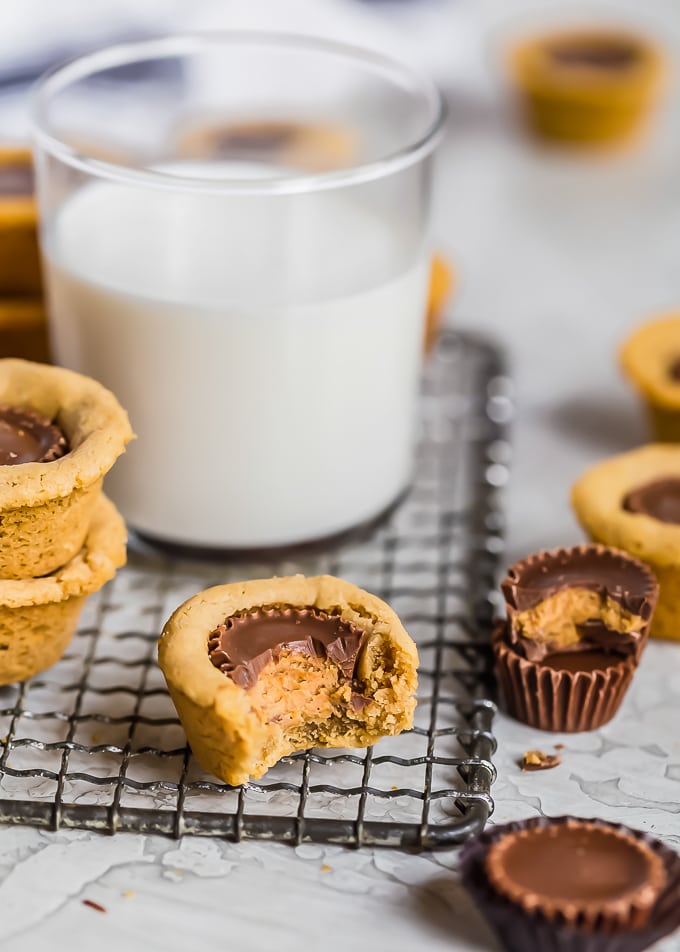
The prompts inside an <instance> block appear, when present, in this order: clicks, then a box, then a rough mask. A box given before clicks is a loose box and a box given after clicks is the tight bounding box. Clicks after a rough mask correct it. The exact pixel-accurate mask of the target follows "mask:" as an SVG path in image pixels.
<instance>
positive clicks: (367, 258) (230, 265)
mask: <svg viewBox="0 0 680 952" xmlns="http://www.w3.org/2000/svg"><path fill="white" fill-rule="evenodd" d="M33 120H34V133H35V146H36V168H37V183H38V198H39V205H40V212H41V242H42V251H43V262H44V270H45V276H46V281H47V289H48V304H49V314H50V327H51V335H52V343H53V349H54V354H55V357H56V361H57V362H58V363H60V364H62V365H64V366H66V367H71V368H73V369H74V370H78V371H80V372H82V373H86V374H89V375H91V376H93V377H95V378H97V379H98V380H100V381H101V382H102V383H104V384H105V385H106V386H107V387H109V388H110V389H111V390H113V391H114V393H116V395H117V396H118V398H119V399H120V401H121V402H122V403H123V405H124V406H125V407H126V408H127V410H128V412H129V414H130V418H131V420H132V425H133V427H134V429H135V431H136V433H137V437H138V438H137V440H136V441H135V442H134V443H133V444H132V445H131V446H130V447H129V449H128V453H127V454H126V456H125V458H124V459H123V460H121V461H120V462H119V464H118V465H117V466H116V469H115V472H114V473H112V475H111V477H110V479H109V481H108V482H107V491H108V492H109V493H110V495H111V496H112V497H113V499H114V500H115V502H116V503H117V504H118V505H119V507H120V509H121V510H122V512H123V514H124V515H125V517H126V518H127V520H128V522H129V524H130V525H131V527H133V528H134V529H135V530H137V531H138V532H139V533H140V534H142V535H143V536H144V537H147V538H150V539H152V540H157V541H159V542H165V543H174V544H180V545H185V546H199V547H214V548H222V549H249V548H263V547H278V546H288V545H294V544H297V543H302V542H307V541H312V540H318V539H321V538H325V537H327V536H332V535H334V534H336V533H339V532H342V531H344V530H347V529H348V528H350V527H353V526H355V525H358V524H361V523H363V522H365V521H367V520H370V519H372V518H374V517H376V516H377V515H379V514H380V513H381V512H382V511H383V510H385V509H386V508H388V507H389V506H390V505H391V504H392V503H393V502H394V500H395V499H397V498H398V497H399V495H400V494H401V493H402V492H403V491H404V490H405V489H406V488H407V487H408V484H409V480H410V475H411V467H412V461H413V444H414V431H415V425H416V399H417V393H418V378H419V371H420V367H421V353H422V337H423V323H424V313H425V305H426V294H427V285H428V274H429V247H428V205H429V198H430V179H431V160H432V153H433V150H434V147H435V145H436V142H437V140H438V137H439V133H440V131H441V128H442V123H443V108H442V102H441V98H440V96H439V94H438V93H437V91H436V89H435V88H434V87H433V86H432V85H431V84H430V83H429V82H427V81H425V80H423V79H422V78H419V77H417V76H415V75H413V74H412V73H411V72H410V71H409V70H408V69H406V68H404V67H402V66H401V65H399V64H398V63H395V62H392V61H390V60H388V59H385V58H383V57H382V56H378V55H375V54H373V53H370V52H366V51H363V50H359V49H354V48H350V47H347V46H343V45H339V44H336V43H332V42H328V41H326V40H318V39H310V38H304V37H297V36H291V35H275V34H261V33H253V32H248V33H228V34H215V35H206V36H183V37H171V38H165V39H160V40H153V41H145V42H140V43H132V44H127V45H122V46H116V47H112V48H110V49H107V50H104V51H102V52H99V53H95V54H93V55H90V56H86V57H84V58H82V59H79V60H77V61H75V62H72V63H70V64H69V65H67V66H65V67H62V68H60V69H59V70H57V71H56V72H54V73H52V74H51V75H48V76H47V77H46V78H45V79H44V80H43V81H42V83H41V85H40V86H39V88H38V90H37V92H36V94H35V98H34V102H33Z"/></svg>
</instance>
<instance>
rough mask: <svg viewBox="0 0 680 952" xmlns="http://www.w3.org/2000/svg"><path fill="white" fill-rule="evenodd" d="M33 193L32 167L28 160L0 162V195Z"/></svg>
mask: <svg viewBox="0 0 680 952" xmlns="http://www.w3.org/2000/svg"><path fill="white" fill-rule="evenodd" d="M32 194H33V168H32V166H31V165H29V163H28V162H8V163H7V164H6V165H3V164H2V163H0V196H3V195H5V196H24V195H32Z"/></svg>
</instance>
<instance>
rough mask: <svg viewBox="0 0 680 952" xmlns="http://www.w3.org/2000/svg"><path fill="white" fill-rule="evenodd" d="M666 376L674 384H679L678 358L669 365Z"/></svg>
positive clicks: (679, 363) (679, 368)
mask: <svg viewBox="0 0 680 952" xmlns="http://www.w3.org/2000/svg"><path fill="white" fill-rule="evenodd" d="M668 376H669V377H670V379H671V380H672V381H674V383H680V357H676V358H675V360H674V361H673V362H672V363H671V364H670V365H669V367H668Z"/></svg>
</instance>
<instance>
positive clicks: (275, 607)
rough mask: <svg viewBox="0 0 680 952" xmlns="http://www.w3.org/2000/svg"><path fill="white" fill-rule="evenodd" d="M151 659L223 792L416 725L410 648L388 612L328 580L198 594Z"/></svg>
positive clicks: (282, 581)
mask: <svg viewBox="0 0 680 952" xmlns="http://www.w3.org/2000/svg"><path fill="white" fill-rule="evenodd" d="M158 659H159V663H160V666H161V669H162V670H163V673H164V675H165V679H166V681H167V683H168V688H169V691H170V694H171V696H172V699H173V701H174V703H175V706H176V708H177V712H178V714H179V716H180V719H181V721H182V724H183V726H184V729H185V731H186V734H187V737H188V739H189V743H190V744H191V748H192V750H193V752H194V755H195V756H196V759H197V760H198V762H199V763H200V764H201V766H202V767H203V768H204V769H205V770H208V771H210V772H211V773H214V774H215V775H216V776H218V777H220V778H221V779H222V780H224V781H226V782H227V783H230V784H239V783H244V782H246V781H247V780H248V778H250V777H253V778H257V777H261V776H262V775H263V774H264V773H265V772H266V771H267V769H268V768H269V767H271V766H272V765H273V764H275V763H276V762H277V761H278V760H280V759H281V757H284V756H286V755H287V754H291V753H293V752H294V751H297V750H307V749H309V748H310V747H364V746H367V745H369V744H373V743H374V742H375V741H376V740H378V738H380V737H383V736H386V735H394V734H398V733H400V732H401V731H403V730H405V729H406V728H408V727H410V726H411V724H412V720H413V711H414V709H415V703H416V702H415V691H416V686H417V675H416V668H417V665H418V654H417V651H416V646H415V644H414V643H413V641H412V640H411V638H410V637H409V636H408V635H407V633H406V631H405V630H404V628H403V626H402V625H401V622H400V621H399V619H398V618H397V616H396V614H395V613H394V612H393V611H392V609H391V608H390V607H389V606H388V605H386V604H385V602H383V601H381V600H380V599H379V598H376V597H375V596H374V595H370V594H369V593H368V592H365V591H363V590H362V589H360V588H357V587H356V586H354V585H351V584H350V583H349V582H345V581H342V580H341V579H337V578H333V577H332V576H318V577H315V578H305V577H304V576H302V575H296V576H292V577H289V578H273V579H261V580H256V581H249V582H236V583H233V584H229V585H220V586H216V587H215V588H209V589H207V590H206V591H204V592H200V593H199V594H198V595H195V596H194V597H193V598H191V599H189V600H188V601H187V602H185V603H184V604H183V605H181V606H180V607H179V608H178V609H177V611H176V612H175V613H174V614H173V616H172V617H171V618H170V620H169V621H168V623H167V624H166V626H165V628H164V630H163V634H162V636H161V639H160V642H159V652H158Z"/></svg>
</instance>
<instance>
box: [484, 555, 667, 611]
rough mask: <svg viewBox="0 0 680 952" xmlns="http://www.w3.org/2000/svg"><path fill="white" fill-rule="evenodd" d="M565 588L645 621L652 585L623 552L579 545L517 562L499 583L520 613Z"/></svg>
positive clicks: (644, 573) (638, 564)
mask: <svg viewBox="0 0 680 952" xmlns="http://www.w3.org/2000/svg"><path fill="white" fill-rule="evenodd" d="M567 588H580V589H586V590H588V591H593V592H598V593H599V594H602V595H608V596H609V597H610V598H612V599H614V601H616V602H618V603H619V604H620V605H621V606H622V607H623V608H625V609H626V610H627V611H629V612H631V613H632V614H634V615H641V616H642V617H643V618H647V617H649V615H650V614H651V606H650V605H649V602H648V600H649V598H650V596H651V595H652V593H653V591H654V590H655V583H654V581H653V579H652V577H651V575H650V573H648V572H647V570H646V569H645V568H644V566H642V565H641V564H640V563H639V562H637V561H636V560H635V559H633V558H631V557H629V556H626V555H625V554H624V553H622V552H617V551H615V550H614V549H608V548H606V547H605V546H597V545H593V546H587V545H583V546H574V547H573V548H571V549H556V550H555V551H552V552H540V553H538V554H537V555H535V556H531V557H530V558H528V559H525V560H524V561H522V562H517V563H515V565H513V566H511V567H510V569H508V574H507V577H506V578H505V579H504V580H503V582H502V584H501V589H502V591H503V595H504V597H505V600H506V602H507V604H508V606H510V607H511V608H513V609H515V610H517V611H520V612H521V611H526V610H527V609H529V608H534V607H535V606H536V605H539V604H540V603H541V602H542V601H544V600H545V599H546V598H549V597H550V596H551V595H555V594H556V593H557V592H560V591H563V590H564V589H567Z"/></svg>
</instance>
